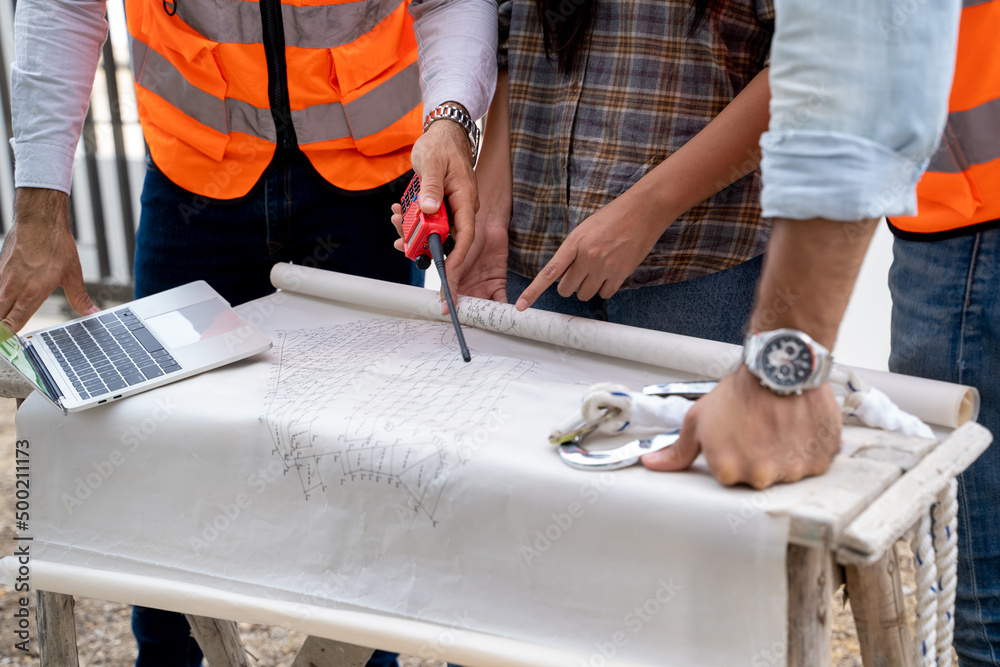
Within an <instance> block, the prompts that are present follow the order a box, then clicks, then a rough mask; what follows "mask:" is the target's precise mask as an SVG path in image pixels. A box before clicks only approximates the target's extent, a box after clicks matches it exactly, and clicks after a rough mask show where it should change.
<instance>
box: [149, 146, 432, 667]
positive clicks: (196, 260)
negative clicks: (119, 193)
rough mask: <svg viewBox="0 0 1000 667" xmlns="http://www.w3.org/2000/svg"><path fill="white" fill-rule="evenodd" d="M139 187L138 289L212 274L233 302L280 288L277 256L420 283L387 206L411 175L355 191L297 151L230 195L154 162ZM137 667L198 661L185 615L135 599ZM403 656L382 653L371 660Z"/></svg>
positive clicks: (379, 663)
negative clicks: (399, 246) (216, 194)
mask: <svg viewBox="0 0 1000 667" xmlns="http://www.w3.org/2000/svg"><path fill="white" fill-rule="evenodd" d="M147 167H148V168H147V169H146V180H145V183H144V185H143V189H142V199H141V201H142V213H141V216H140V219H139V232H138V234H137V236H136V250H135V296H136V298H140V297H143V296H148V295H149V294H155V293H156V292H161V291H163V290H165V289H169V288H171V287H176V286H178V285H183V284H185V283H188V282H190V281H192V280H205V281H206V282H208V283H209V284H210V285H211V286H212V287H214V288H215V290H216V291H217V292H219V294H221V295H222V297H223V298H224V299H226V300H227V301H229V302H230V303H231V304H234V305H236V304H240V303H244V302H246V301H250V300H251V299H256V298H259V297H262V296H265V295H267V294H270V293H271V292H273V291H274V288H273V287H272V286H271V281H270V280H269V278H268V276H269V274H270V271H271V267H272V266H273V265H274V264H275V263H277V262H288V261H292V262H295V263H297V264H304V265H306V266H316V267H319V268H322V269H329V270H332V271H340V272H343V273H351V274H354V275H359V276H365V277H367V278H376V279H379V280H388V281H392V282H397V283H404V284H411V285H423V272H422V271H419V270H418V269H417V268H416V267H415V266H414V265H413V262H411V261H410V260H408V259H406V258H405V257H404V256H403V253H401V252H399V251H397V250H395V249H394V248H393V247H392V242H393V241H394V240H395V239H396V238H397V235H396V231H395V229H394V228H393V226H392V224H391V223H390V222H389V216H390V215H391V211H390V208H389V207H390V206H391V205H392V204H394V203H396V202H398V201H399V200H400V198H401V197H402V195H403V190H404V189H405V188H406V186H407V184H408V183H409V179H410V176H411V174H404V175H403V176H401V177H400V178H398V179H396V180H395V181H393V182H391V183H388V184H387V185H384V186H382V187H380V188H376V189H374V190H368V191H365V192H362V193H351V192H345V191H342V190H337V189H336V188H333V187H332V186H330V185H329V184H327V183H326V182H324V181H323V180H322V179H321V178H320V177H319V176H318V175H317V174H316V173H315V171H314V170H313V168H312V167H311V166H310V165H309V163H308V161H307V160H306V159H305V157H304V156H302V154H301V153H297V154H295V155H293V156H291V157H289V158H286V159H284V160H281V161H276V162H275V164H274V165H272V168H271V170H270V171H269V172H268V174H267V175H266V176H265V177H264V178H263V179H262V181H261V182H260V183H258V184H257V186H256V187H255V188H254V190H253V191H252V192H251V193H250V194H249V195H247V196H246V197H243V198H242V199H239V200H236V201H232V202H220V201H214V200H208V199H206V198H204V197H199V196H195V195H192V194H191V193H190V192H187V191H186V190H183V189H181V188H179V187H177V186H176V185H174V184H173V183H172V182H170V181H169V180H168V179H167V178H166V177H165V176H164V175H163V174H162V173H161V172H160V171H159V169H157V168H156V165H154V164H153V163H152V162H151V161H150V162H149V163H148V165H147ZM132 631H133V633H134V634H135V637H136V641H137V643H138V644H139V657H138V659H137V660H136V667H196V666H198V665H201V660H202V653H201V649H200V648H199V647H198V644H197V643H196V642H195V641H194V639H192V638H191V636H190V628H189V627H188V623H187V620H186V619H185V618H184V616H183V614H177V613H173V612H166V611H160V610H156V609H146V608H143V607H134V608H133V610H132ZM395 664H396V654H395V653H386V652H384V651H376V652H375V655H373V656H372V658H371V660H370V661H369V663H368V665H369V667H389V666H391V665H395Z"/></svg>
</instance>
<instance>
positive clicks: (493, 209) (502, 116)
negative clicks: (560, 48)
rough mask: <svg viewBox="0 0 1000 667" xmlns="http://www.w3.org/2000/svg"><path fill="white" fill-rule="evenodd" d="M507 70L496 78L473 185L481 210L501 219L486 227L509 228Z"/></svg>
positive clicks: (492, 218) (509, 174) (510, 178)
mask: <svg viewBox="0 0 1000 667" xmlns="http://www.w3.org/2000/svg"><path fill="white" fill-rule="evenodd" d="M507 82H508V78H507V70H505V69H504V70H501V71H500V72H499V74H498V75H497V89H496V93H495V94H494V95H493V102H492V103H491V104H490V110H489V113H488V114H487V115H486V129H485V131H484V132H483V150H482V153H481V154H480V156H479V163H478V164H477V165H476V181H477V183H478V187H479V201H480V205H481V206H482V209H483V210H484V211H486V212H490V213H498V214H500V215H490V216H487V220H486V221H487V222H488V223H489V224H498V225H502V226H503V227H504V229H506V228H507V227H508V226H509V225H510V209H511V197H512V178H513V176H512V173H511V162H510V102H509V95H508V86H507Z"/></svg>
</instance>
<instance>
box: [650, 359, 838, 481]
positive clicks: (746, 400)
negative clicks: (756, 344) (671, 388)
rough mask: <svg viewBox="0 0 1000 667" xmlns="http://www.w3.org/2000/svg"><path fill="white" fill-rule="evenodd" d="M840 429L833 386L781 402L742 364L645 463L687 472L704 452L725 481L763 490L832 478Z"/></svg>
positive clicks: (706, 397) (809, 391) (658, 467)
mask: <svg viewBox="0 0 1000 667" xmlns="http://www.w3.org/2000/svg"><path fill="white" fill-rule="evenodd" d="M840 427H841V416H840V408H839V407H838V406H837V401H836V400H835V399H834V397H833V390H831V389H830V385H829V384H823V385H822V386H821V387H819V388H817V389H810V390H808V391H805V392H803V393H802V394H801V395H799V396H778V395H776V394H775V393H774V392H772V391H771V390H770V389H767V388H766V387H762V386H761V384H760V381H759V380H757V378H755V377H754V376H753V375H751V374H750V371H748V370H747V369H746V367H744V366H740V368H739V369H737V370H736V372H734V373H732V374H731V375H729V376H728V377H726V378H724V379H723V380H722V381H721V382H720V383H719V386H718V387H716V388H715V389H714V390H713V391H712V392H711V393H710V394H708V395H706V396H704V397H703V398H701V399H699V400H698V401H697V402H696V403H695V404H694V405H693V406H692V407H691V410H690V411H689V412H688V414H687V417H686V418H685V419H684V425H683V427H682V428H681V434H680V438H679V439H678V440H677V442H676V443H674V444H673V445H671V446H670V447H667V448H666V449H662V450H660V451H658V452H655V453H653V454H647V455H646V456H643V457H642V463H643V465H645V466H646V467H647V468H650V469H651V470H665V471H674V470H684V469H686V468H688V467H689V466H690V465H691V464H692V463H693V462H694V460H695V458H697V456H698V452H704V453H705V461H706V463H708V469H709V470H710V471H711V473H712V475H713V476H714V477H715V478H716V479H717V480H718V481H719V483H721V484H724V485H726V486H732V485H734V484H741V483H742V484H749V485H750V486H752V487H754V488H755V489H764V488H767V487H769V486H771V485H772V484H775V483H777V482H796V481H798V480H800V479H802V478H804V477H810V476H813V475H820V474H822V473H824V472H826V469H827V468H829V467H830V463H831V461H833V457H834V456H836V455H837V452H838V451H840Z"/></svg>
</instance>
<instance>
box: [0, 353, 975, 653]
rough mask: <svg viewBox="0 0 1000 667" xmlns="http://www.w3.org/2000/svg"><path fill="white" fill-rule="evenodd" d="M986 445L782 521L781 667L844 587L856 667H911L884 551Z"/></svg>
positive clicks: (939, 451)
mask: <svg viewBox="0 0 1000 667" xmlns="http://www.w3.org/2000/svg"><path fill="white" fill-rule="evenodd" d="M32 389H33V388H32V386H31V384H30V383H28V382H26V381H25V380H24V379H23V378H21V377H20V376H18V375H17V374H16V373H14V372H13V371H12V370H9V369H6V368H0V397H3V398H14V399H17V403H18V406H20V404H21V402H22V401H23V400H24V399H25V398H26V397H27V396H28V395H29V394H30V393H31V391H32ZM991 440H992V436H991V435H990V433H989V431H987V430H986V429H985V428H983V427H982V426H979V425H978V424H972V423H970V424H966V425H964V426H962V427H960V428H959V429H957V430H955V431H954V432H953V433H952V434H951V436H950V437H949V438H947V439H946V440H944V441H942V442H940V443H938V442H936V441H930V440H922V439H919V438H910V437H906V436H899V435H896V434H892V433H886V434H884V435H881V436H880V437H879V438H878V439H877V440H876V441H874V442H872V443H870V444H868V445H867V446H865V447H862V448H861V449H859V450H858V451H857V452H855V453H854V455H853V457H852V458H857V459H863V460H865V461H866V465H864V466H863V467H860V468H859V473H860V474H861V476H862V477H863V478H864V479H861V478H859V480H858V481H859V483H858V484H857V485H856V486H855V487H854V488H853V489H837V490H836V492H833V491H834V490H832V489H824V488H823V487H822V486H821V487H820V488H819V490H818V491H817V492H816V493H814V494H813V495H812V496H811V497H810V498H808V499H807V500H806V501H804V502H802V503H799V504H798V505H796V506H795V507H794V508H792V509H791V510H790V511H787V513H788V515H789V518H790V533H789V546H788V556H787V569H788V641H787V647H786V652H785V653H786V658H787V664H788V665H790V666H791V667H800V666H801V667H826V666H828V665H830V664H831V656H832V623H833V594H834V591H836V590H837V589H838V588H839V587H840V585H841V583H845V578H846V583H847V585H848V587H849V589H850V591H851V594H850V595H851V601H852V611H853V613H854V618H855V623H856V625H857V628H858V640H859V643H860V645H861V654H862V662H863V664H865V665H866V666H869V667H871V666H873V665H883V664H886V665H898V666H899V667H910V666H911V665H914V664H916V663H915V660H916V656H915V654H914V648H913V642H912V641H911V640H910V634H909V625H908V623H907V622H906V618H905V615H906V610H905V605H904V603H903V594H902V585H901V583H900V578H899V567H898V563H897V562H896V554H895V551H894V549H893V548H892V547H893V545H894V544H895V542H896V541H897V540H898V539H900V538H902V537H903V536H904V535H905V534H906V533H907V532H908V531H909V530H910V529H911V528H912V527H913V526H914V525H915V524H917V523H918V522H919V521H920V520H921V517H923V516H924V515H926V514H927V513H928V512H929V511H930V508H931V506H932V504H933V503H934V502H935V499H936V498H937V497H938V495H939V494H940V493H941V491H942V490H943V489H944V488H945V487H946V486H947V485H948V483H949V482H950V481H951V480H952V479H954V478H955V476H956V475H958V474H959V473H960V472H962V471H963V470H965V469H966V468H967V467H968V466H969V465H971V463H972V462H973V461H975V459H976V458H977V457H978V456H979V455H980V454H981V453H982V452H983V451H985V449H986V447H988V446H989V444H990V442H991ZM842 568H843V569H842ZM37 602H38V612H37V614H38V633H39V642H40V643H39V647H40V651H41V664H42V666H43V667H49V666H52V667H76V666H78V665H79V658H78V655H77V647H76V629H75V623H74V619H73V606H74V601H73V596H71V595H64V594H61V593H52V592H47V591H39V592H38V596H37ZM187 617H188V620H189V622H190V624H191V629H192V633H193V634H194V636H195V638H196V639H197V641H198V643H199V645H200V646H201V647H202V650H203V651H204V653H205V657H206V658H207V659H208V661H209V664H211V665H213V667H249V665H250V663H249V660H248V658H247V654H246V652H245V650H244V649H243V645H242V642H241V640H240V637H239V631H238V629H237V626H236V622H235V621H230V620H220V619H213V618H207V617H203V616H195V615H191V614H188V615H187ZM371 653H372V649H368V648H364V647H359V646H353V645H351V644H347V643H344V642H336V641H332V640H329V639H323V638H319V637H314V636H310V637H308V639H307V640H306V642H305V644H303V646H302V649H301V651H300V652H299V654H298V656H297V658H296V660H295V662H294V664H293V667H308V666H314V667H362V666H363V665H364V664H365V663H366V662H367V660H368V658H369V656H370V655H371ZM769 664H770V663H769Z"/></svg>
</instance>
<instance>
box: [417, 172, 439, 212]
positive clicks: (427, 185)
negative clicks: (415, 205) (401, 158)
mask: <svg viewBox="0 0 1000 667" xmlns="http://www.w3.org/2000/svg"><path fill="white" fill-rule="evenodd" d="M443 200H444V179H443V178H441V177H440V176H438V175H437V174H434V173H433V172H432V173H429V174H427V175H425V176H421V177H420V197H419V199H418V202H419V204H420V210H421V211H423V212H424V213H427V214H431V213H437V212H438V209H439V208H441V202H442V201H443Z"/></svg>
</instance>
